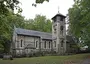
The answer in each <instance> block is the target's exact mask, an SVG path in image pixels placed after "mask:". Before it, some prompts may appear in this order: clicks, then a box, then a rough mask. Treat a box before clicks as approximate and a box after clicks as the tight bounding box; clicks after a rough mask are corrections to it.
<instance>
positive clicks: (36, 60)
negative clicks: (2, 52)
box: [0, 53, 90, 64]
mask: <svg viewBox="0 0 90 64" xmlns="http://www.w3.org/2000/svg"><path fill="white" fill-rule="evenodd" d="M89 56H90V53H88V54H76V55H69V56H43V57H32V58H14V60H2V59H0V64H80V63H81V62H82V61H84V60H85V59H86V58H88V57H89Z"/></svg>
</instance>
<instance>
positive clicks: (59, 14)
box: [52, 13, 66, 19]
mask: <svg viewBox="0 0 90 64" xmlns="http://www.w3.org/2000/svg"><path fill="white" fill-rule="evenodd" d="M56 16H62V17H64V18H66V16H64V15H63V14H61V13H58V14H56V15H55V16H54V17H53V18H52V19H54V18H56Z"/></svg>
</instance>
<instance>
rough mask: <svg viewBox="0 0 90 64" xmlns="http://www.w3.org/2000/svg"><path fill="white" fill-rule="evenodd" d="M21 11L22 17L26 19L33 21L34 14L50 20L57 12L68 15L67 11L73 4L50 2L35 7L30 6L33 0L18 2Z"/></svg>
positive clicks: (62, 0)
mask: <svg viewBox="0 0 90 64" xmlns="http://www.w3.org/2000/svg"><path fill="white" fill-rule="evenodd" d="M20 2H21V3H22V5H21V8H22V9H23V12H22V15H23V16H25V18H27V19H33V18H34V17H35V15H36V14H41V15H45V16H46V17H47V18H49V19H51V18H52V17H53V16H54V15H55V14H57V13H58V7H59V12H60V13H62V14H63V15H66V14H67V13H68V9H69V8H70V7H72V5H73V4H74V2H73V0H50V1H49V2H44V3H43V4H38V5H37V7H34V6H32V3H34V2H35V0H20Z"/></svg>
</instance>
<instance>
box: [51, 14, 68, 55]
mask: <svg viewBox="0 0 90 64" xmlns="http://www.w3.org/2000/svg"><path fill="white" fill-rule="evenodd" d="M65 18H66V16H64V15H62V14H60V13H59V12H58V14H56V15H55V16H54V17H53V18H52V39H53V40H52V42H53V50H54V51H56V52H57V54H64V53H65V52H66V25H65Z"/></svg>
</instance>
